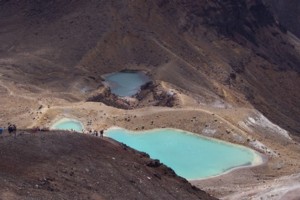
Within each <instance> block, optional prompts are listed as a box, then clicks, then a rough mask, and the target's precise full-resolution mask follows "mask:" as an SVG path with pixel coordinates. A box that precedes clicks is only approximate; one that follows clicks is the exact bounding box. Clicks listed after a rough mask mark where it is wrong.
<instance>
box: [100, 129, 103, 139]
mask: <svg viewBox="0 0 300 200" xmlns="http://www.w3.org/2000/svg"><path fill="white" fill-rule="evenodd" d="M103 133H104V130H101V131H100V135H101V137H102V138H103Z"/></svg>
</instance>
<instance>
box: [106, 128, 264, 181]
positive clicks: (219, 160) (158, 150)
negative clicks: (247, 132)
mask: <svg viewBox="0 0 300 200" xmlns="http://www.w3.org/2000/svg"><path fill="white" fill-rule="evenodd" d="M105 136H107V137H110V138H112V139H115V140H117V141H119V142H122V143H124V144H126V145H128V146H130V147H132V148H134V149H136V150H139V151H142V152H146V153H148V154H149V155H150V157H151V158H152V159H159V160H160V161H161V162H162V163H164V164H165V165H167V166H168V167H170V168H172V169H173V170H174V171H175V172H176V173H177V174H178V175H179V176H182V177H184V178H186V179H189V180H193V179H203V178H208V177H212V176H216V175H220V174H222V173H225V172H227V171H229V170H231V169H233V168H236V167H241V166H252V165H258V164H261V163H262V158H261V156H260V155H259V154H257V153H256V152H255V151H254V150H252V149H249V148H246V147H243V146H239V145H234V144H231V143H227V142H223V141H220V140H216V139H210V138H206V137H202V136H199V135H196V134H193V133H190V132H186V131H182V130H177V129H153V130H149V131H141V132H136V131H129V130H126V129H121V128H112V129H108V130H107V131H106V132H105Z"/></svg>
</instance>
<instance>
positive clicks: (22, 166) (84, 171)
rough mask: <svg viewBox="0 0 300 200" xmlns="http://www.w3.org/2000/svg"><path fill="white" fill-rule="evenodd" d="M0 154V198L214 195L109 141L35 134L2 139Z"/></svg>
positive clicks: (198, 197)
mask: <svg viewBox="0 0 300 200" xmlns="http://www.w3.org/2000/svg"><path fill="white" fill-rule="evenodd" d="M0 152H1V154H0V160H1V162H0V199H5V200H9V199H22V200H26V199H31V200H32V199H95V200H96V199H99V200H100V199H203V200H209V199H211V200H213V199H215V198H213V197H211V196H209V195H208V194H206V193H205V192H202V191H201V190H199V189H198V188H195V187H193V186H192V185H191V184H190V183H188V182H187V181H186V180H185V179H182V178H179V177H177V176H176V175H175V174H174V173H173V171H171V170H170V169H169V168H167V167H165V166H164V165H157V166H155V165H152V167H150V166H148V165H149V163H154V162H153V161H152V160H151V159H149V158H148V157H147V156H145V155H144V154H141V153H138V152H136V151H134V150H132V149H128V148H127V147H124V146H121V145H120V144H118V143H115V142H113V141H111V140H109V139H100V138H99V139H95V137H93V136H87V135H82V134H77V133H72V134H70V133H58V132H53V133H51V132H46V133H45V132H38V133H35V134H25V135H21V136H18V137H17V138H16V139H15V138H13V137H5V138H1V140H0ZM4 160H5V162H3V161H4Z"/></svg>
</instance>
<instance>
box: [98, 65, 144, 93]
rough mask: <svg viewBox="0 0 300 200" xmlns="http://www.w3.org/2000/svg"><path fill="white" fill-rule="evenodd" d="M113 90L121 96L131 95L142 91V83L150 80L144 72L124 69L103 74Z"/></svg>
mask: <svg viewBox="0 0 300 200" xmlns="http://www.w3.org/2000/svg"><path fill="white" fill-rule="evenodd" d="M103 77H104V79H105V83H106V84H108V86H109V88H110V90H111V92H112V93H113V94H115V95H118V96H120V97H126V96H127V97H129V96H132V95H135V94H136V93H138V92H139V91H140V88H141V86H142V85H144V84H145V83H147V82H149V81H150V78H149V77H148V76H147V75H146V74H144V73H143V72H137V71H122V72H116V73H112V74H107V75H104V76H103Z"/></svg>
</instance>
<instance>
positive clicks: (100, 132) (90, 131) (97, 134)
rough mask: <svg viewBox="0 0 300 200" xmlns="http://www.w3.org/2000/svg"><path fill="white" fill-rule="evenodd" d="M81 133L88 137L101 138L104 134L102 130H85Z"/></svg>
mask: <svg viewBox="0 0 300 200" xmlns="http://www.w3.org/2000/svg"><path fill="white" fill-rule="evenodd" d="M82 132H83V133H85V134H90V135H93V136H96V137H99V136H100V137H103V134H104V130H100V131H96V130H94V131H92V130H89V131H85V130H82Z"/></svg>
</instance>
